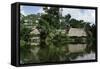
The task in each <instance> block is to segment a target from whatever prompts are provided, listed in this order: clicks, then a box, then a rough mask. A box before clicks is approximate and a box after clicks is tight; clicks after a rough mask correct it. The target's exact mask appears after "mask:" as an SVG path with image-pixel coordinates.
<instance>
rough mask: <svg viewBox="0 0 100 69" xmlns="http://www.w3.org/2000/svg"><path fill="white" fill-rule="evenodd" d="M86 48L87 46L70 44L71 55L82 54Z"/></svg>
mask: <svg viewBox="0 0 100 69" xmlns="http://www.w3.org/2000/svg"><path fill="white" fill-rule="evenodd" d="M85 48H86V44H69V45H68V50H69V52H71V53H75V52H82V51H84V50H85Z"/></svg>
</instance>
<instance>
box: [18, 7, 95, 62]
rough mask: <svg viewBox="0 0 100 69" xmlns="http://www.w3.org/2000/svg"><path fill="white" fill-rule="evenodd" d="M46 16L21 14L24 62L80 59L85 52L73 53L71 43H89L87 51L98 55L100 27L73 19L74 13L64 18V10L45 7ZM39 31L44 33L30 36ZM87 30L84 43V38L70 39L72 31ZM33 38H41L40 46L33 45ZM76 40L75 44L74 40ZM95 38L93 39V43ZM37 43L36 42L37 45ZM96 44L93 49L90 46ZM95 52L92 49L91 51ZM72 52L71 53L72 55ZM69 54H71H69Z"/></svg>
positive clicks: (21, 47)
mask: <svg viewBox="0 0 100 69" xmlns="http://www.w3.org/2000/svg"><path fill="white" fill-rule="evenodd" d="M43 10H44V11H45V13H41V14H31V15H27V16H24V15H22V14H21V18H20V19H21V20H20V61H21V63H39V62H59V61H70V58H71V59H73V58H76V57H77V56H78V55H82V54H83V53H84V52H82V53H75V54H74V53H69V50H68V44H69V43H74V44H77V43H81V44H82V43H87V48H86V52H91V50H93V51H94V52H95V49H96V48H94V47H96V46H95V45H96V26H95V25H92V26H91V25H90V23H88V22H84V20H76V19H72V18H71V15H70V14H67V15H65V16H62V15H61V13H60V8H55V7H52V8H50V9H48V8H47V7H44V8H43ZM34 27H35V29H37V30H38V31H39V32H40V34H36V33H33V34H30V32H32V31H34V29H33V28H34ZM71 27H72V28H84V29H85V31H86V33H87V37H86V40H87V41H86V40H85V42H83V39H82V38H84V36H83V37H77V36H74V37H69V36H68V32H69V30H70V28H71ZM33 37H39V39H37V41H40V42H39V45H31V43H32V42H35V41H34V40H35V39H34V40H31V38H33ZM72 39H74V42H73V40H72ZM89 39H91V40H89ZM37 41H36V42H37ZM91 42H94V45H91V46H90V43H91ZM90 49H91V50H90ZM68 53H69V54H68ZM66 54H68V55H66Z"/></svg>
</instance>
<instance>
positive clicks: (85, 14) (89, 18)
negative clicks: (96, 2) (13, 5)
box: [20, 6, 95, 24]
mask: <svg viewBox="0 0 100 69" xmlns="http://www.w3.org/2000/svg"><path fill="white" fill-rule="evenodd" d="M20 10H21V11H20V12H21V13H22V14H23V15H25V16H26V15H29V14H37V13H44V11H43V7H41V6H21V7H20ZM67 14H71V18H75V19H77V20H84V21H85V22H90V23H91V24H94V23H95V10H93V9H76V8H63V11H62V15H63V16H65V15H67Z"/></svg>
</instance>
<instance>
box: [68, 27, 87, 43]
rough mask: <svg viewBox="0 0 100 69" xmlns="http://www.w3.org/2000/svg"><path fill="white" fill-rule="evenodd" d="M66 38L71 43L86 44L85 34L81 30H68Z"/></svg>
mask: <svg viewBox="0 0 100 69" xmlns="http://www.w3.org/2000/svg"><path fill="white" fill-rule="evenodd" d="M68 36H69V37H70V41H71V42H72V43H80V42H81V43H84V42H86V36H87V34H86V32H85V30H84V29H83V28H70V30H69V32H68Z"/></svg>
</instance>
